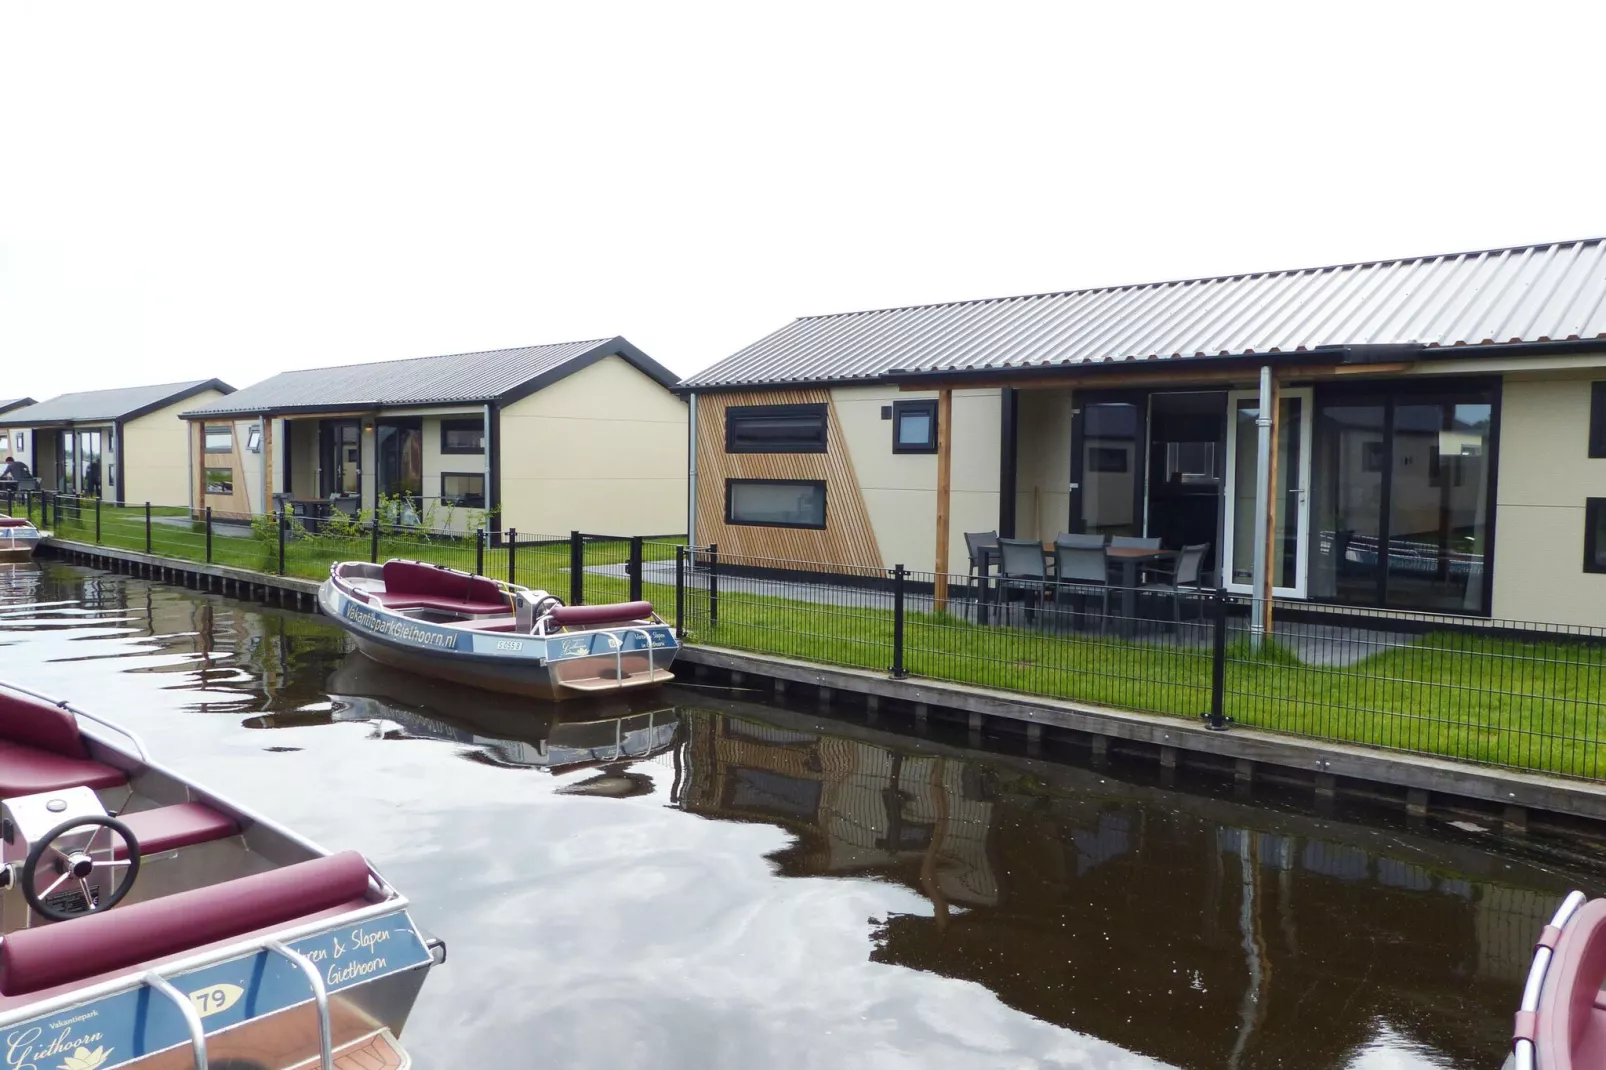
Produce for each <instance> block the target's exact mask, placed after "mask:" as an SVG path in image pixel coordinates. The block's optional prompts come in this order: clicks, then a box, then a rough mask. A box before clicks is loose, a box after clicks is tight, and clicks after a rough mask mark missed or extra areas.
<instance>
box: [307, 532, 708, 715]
mask: <svg viewBox="0 0 1606 1070" xmlns="http://www.w3.org/2000/svg"><path fill="white" fill-rule="evenodd" d="M318 604H319V607H320V608H321V609H322V610H323V611H324V613H326V614H327V615H328V616H329V617H330V618H331V619H333V620H334V621H335V622H336V623H338V624H339V625H340V626H341V627H342V628H344V629H345V630H346V631H347V632H349V633H350V634H351V636H352V637H353V638H354V639H355V640H356V642H357V648H358V649H359V650H361V651H362V652H363V653H364V654H366V655H368V656H369V657H371V658H373V659H374V660H375V661H378V662H380V663H382V664H385V665H390V666H393V667H395V668H400V669H406V670H407V671H409V672H413V673H418V674H421V675H425V676H435V677H439V678H441V679H444V680H450V681H453V682H455V683H460V684H467V685H469V686H470V687H479V688H483V689H485V690H487V691H500V692H504V693H508V694H515V695H527V696H532V697H536V698H544V699H567V698H574V697H576V696H580V695H598V694H610V693H617V692H619V691H624V690H636V689H641V688H649V687H657V686H659V685H661V684H665V683H667V682H669V681H670V680H673V679H674V675H673V674H672V673H671V672H670V671H669V669H670V666H671V665H672V664H673V663H674V660H675V655H676V654H677V653H678V652H679V645H678V644H677V643H676V641H675V634H674V629H672V628H671V627H669V625H667V624H666V623H664V621H663V619H662V618H660V617H659V616H658V615H657V614H656V613H654V612H653V608H652V604H651V603H650V602H622V603H616V604H612V605H599V606H566V605H564V604H563V602H562V601H561V600H560V599H558V598H557V597H555V596H554V595H551V594H548V593H547V592H546V591H542V590H536V589H533V588H529V587H520V586H518V585H516V584H509V583H503V582H501V581H500V580H493V579H490V578H489V577H486V576H476V575H473V574H472V573H468V572H461V571H459V570H457V569H452V568H446V567H445V566H443V565H431V564H426V563H424V562H420V561H405V560H400V559H395V560H390V561H386V562H385V563H384V564H383V565H377V564H370V563H369V562H367V561H343V562H339V563H337V564H335V565H333V566H331V567H330V569H329V578H328V579H327V580H325V581H324V583H323V585H322V586H321V587H320V588H319V589H318Z"/></svg>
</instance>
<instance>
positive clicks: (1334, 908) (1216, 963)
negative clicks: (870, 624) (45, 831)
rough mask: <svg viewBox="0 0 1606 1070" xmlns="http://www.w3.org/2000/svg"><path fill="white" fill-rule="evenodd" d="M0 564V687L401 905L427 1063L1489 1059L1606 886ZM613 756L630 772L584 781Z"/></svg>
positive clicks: (606, 770)
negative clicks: (363, 865) (384, 647)
mask: <svg viewBox="0 0 1606 1070" xmlns="http://www.w3.org/2000/svg"><path fill="white" fill-rule="evenodd" d="M0 568H3V569H5V571H4V572H0V678H4V679H7V680H12V681H15V682H18V683H22V684H24V685H27V686H30V687H33V688H36V689H39V690H43V691H47V692H49V693H52V694H55V695H57V696H59V697H64V698H70V699H72V700H73V701H75V702H77V703H78V704H80V705H83V706H85V707H86V708H90V709H93V710H95V711H97V712H100V713H103V714H106V715H110V716H112V717H115V718H118V719H120V720H122V721H123V722H124V723H126V724H128V725H129V726H130V727H132V728H134V729H135V730H136V731H138V732H140V733H141V734H142V735H143V736H144V737H145V740H146V742H147V744H148V745H149V746H150V747H151V749H152V751H153V752H154V754H155V755H156V756H157V757H158V759H159V760H161V761H163V762H165V763H166V764H169V765H172V766H175V767H177V768H178V769H180V770H182V771H185V772H186V773H188V774H191V775H193V776H194V777H195V779H197V780H199V781H201V782H202V783H205V784H207V785H208V786H210V787H213V788H215V789H218V790H221V791H223V792H224V793H225V794H228V795H231V796H233V797H234V798H236V799H238V800H240V801H241V802H244V803H246V804H248V805H251V806H254V807H258V808H261V809H262V810H264V811H267V812H269V813H271V814H272V815H274V816H275V817H277V818H279V819H281V820H283V821H284V822H286V823H287V824H289V825H291V826H293V827H295V828H296V829H298V830H299V831H301V832H303V833H305V834H307V835H309V836H311V837H312V838H314V839H316V840H318V841H319V842H321V843H323V844H324V845H325V846H328V847H331V848H342V847H354V848H357V849H359V850H361V851H363V852H365V853H366V854H367V855H368V857H369V858H370V859H372V860H373V861H374V862H375V863H376V864H377V865H379V866H380V867H381V868H382V869H383V870H384V872H385V874H386V876H387V877H389V878H390V879H391V880H392V881H393V882H394V883H395V884H396V885H398V886H399V887H400V888H401V889H402V890H403V891H405V892H406V893H407V894H408V895H409V896H411V897H412V899H413V901H414V904H415V910H414V912H415V915H416V916H417V918H418V919H419V921H420V922H421V924H423V925H424V926H425V927H426V928H427V929H430V930H432V931H433V932H435V933H437V934H439V935H440V936H442V937H444V938H445V939H446V941H447V944H448V946H449V948H450V952H451V957H450V959H449V961H448V962H447V964H446V966H445V967H444V968H442V969H439V970H437V971H435V972H434V973H433V974H432V976H431V978H430V980H429V982H428V984H426V986H425V988H424V993H423V996H422V998H421V999H420V1001H419V1004H418V1007H417V1009H416V1010H415V1012H414V1015H413V1019H412V1021H411V1022H410V1023H409V1024H408V1027H407V1031H406V1037H405V1039H406V1041H407V1043H408V1046H409V1048H410V1049H412V1051H413V1052H414V1054H415V1056H416V1057H417V1059H418V1062H419V1065H421V1066H423V1067H432V1068H446V1067H454V1068H455V1067H523V1066H532V1067H606V1068H608V1070H619V1068H627V1067H638V1066H639V1067H646V1066H651V1067H660V1068H677V1070H678V1068H693V1067H742V1068H749V1067H763V1068H768V1067H804V1066H807V1067H815V1066H817V1067H833V1068H834V1067H911V1068H913V1067H1032V1066H1075V1067H1153V1066H1178V1067H1189V1068H1194V1067H1200V1068H1204V1067H1259V1066H1288V1067H1312V1068H1325V1067H1367V1068H1392V1067H1422V1066H1435V1067H1436V1066H1455V1067H1491V1068H1492V1067H1496V1066H1498V1065H1499V1063H1500V1061H1501V1058H1502V1057H1503V1053H1504V1050H1505V1046H1506V1037H1507V1036H1508V1035H1509V1030H1510V1025H1511V1015H1512V1011H1513V1010H1514V1009H1515V1007H1516V1002H1517V997H1518V989H1519V986H1520V983H1521V979H1522V976H1523V973H1524V971H1525V969H1526V966H1527V961H1528V954H1529V948H1530V946H1531V945H1532V943H1533V940H1534V937H1535V936H1536V935H1537V933H1538V931H1539V928H1540V926H1541V925H1542V924H1543V922H1544V920H1545V919H1546V918H1547V917H1548V915H1549V913H1550V912H1551V910H1552V909H1553V908H1554V906H1555V904H1556V902H1557V901H1558V900H1559V899H1560V897H1561V895H1562V894H1563V893H1564V892H1565V891H1566V890H1568V889H1569V888H1571V887H1575V886H1576V887H1582V888H1584V889H1585V890H1586V891H1589V892H1591V894H1599V892H1600V890H1601V888H1602V885H1603V883H1606V882H1603V881H1602V879H1601V878H1602V874H1603V873H1606V867H1603V866H1602V865H1601V864H1600V863H1599V862H1598V861H1597V859H1596V858H1595V857H1594V856H1593V855H1592V853H1591V850H1590V849H1589V848H1588V847H1587V846H1583V845H1580V844H1575V843H1527V844H1523V843H1517V842H1513V841H1509V840H1505V841H1502V840H1501V839H1499V838H1498V837H1497V836H1495V835H1494V834H1493V833H1491V832H1486V831H1480V830H1478V829H1476V828H1468V829H1458V828H1455V827H1451V826H1449V825H1447V824H1444V823H1442V822H1437V821H1435V822H1430V823H1428V824H1426V825H1420V826H1416V827H1410V826H1408V825H1407V824H1406V823H1405V822H1404V820H1403V818H1400V819H1395V818H1393V817H1392V816H1389V815H1387V814H1355V813H1350V812H1347V811H1341V812H1340V813H1339V814H1338V815H1325V816H1324V815H1319V814H1317V813H1315V812H1313V811H1311V810H1309V809H1303V808H1300V807H1298V806H1293V805H1278V804H1276V803H1275V802H1274V801H1270V800H1268V799H1266V798H1265V797H1263V796H1261V795H1258V794H1257V797H1256V799H1255V800H1254V801H1253V802H1251V801H1248V800H1245V799H1240V798H1235V797H1234V795H1233V792H1232V788H1231V786H1230V784H1229V785H1221V784H1218V783H1216V782H1213V781H1208V780H1205V781H1199V782H1194V781H1191V780H1185V781H1183V782H1182V784H1181V785H1180V786H1179V787H1178V788H1176V789H1169V788H1166V787H1162V786H1161V785H1159V784H1158V783H1156V782H1155V781H1154V777H1153V776H1152V775H1151V774H1150V772H1149V770H1147V769H1145V768H1143V767H1132V768H1128V767H1126V766H1123V765H1121V764H1119V763H1117V764H1114V765H1112V766H1109V767H1107V768H1092V767H1089V766H1087V765H1086V764H1085V762H1084V764H1082V765H1077V764H1074V763H1072V762H1044V761H1034V760H1028V759H1026V758H1024V757H1017V756H1013V755H1010V754H1007V753H988V752H983V751H975V750H966V749H963V748H961V747H958V746H954V745H952V744H948V743H944V742H939V741H937V740H935V739H923V738H917V737H913V736H909V735H897V734H893V733H892V732H890V731H887V730H885V729H884V728H878V727H873V726H870V725H867V724H864V723H863V722H862V721H861V722H859V723H854V722H853V721H851V720H846V719H844V720H832V719H827V718H823V717H820V716H819V715H817V714H814V713H812V712H795V711H789V710H785V709H779V708H775V707H773V706H767V705H758V704H753V703H745V702H740V701H733V699H735V698H740V697H742V696H741V695H740V694H739V693H735V692H731V691H729V690H720V689H702V690H693V689H677V690H674V691H671V692H666V693H665V694H664V695H662V696H660V697H659V699H658V700H656V701H654V702H649V703H646V704H642V703H639V702H638V703H635V704H634V705H633V706H632V707H631V708H629V709H626V708H624V707H619V706H614V707H583V708H572V709H565V710H564V720H565V721H566V722H570V723H566V724H560V725H557V726H554V725H552V724H551V723H550V721H551V718H550V716H549V714H548V713H547V712H545V711H543V709H542V708H541V707H538V706H534V705H532V704H529V703H523V702H519V701H514V700H508V699H503V698H498V697H495V696H488V695H483V694H479V693H476V692H472V691H468V690H465V689H461V688H456V687H450V686H444V685H439V684H434V683H430V682H428V681H423V680H418V679H413V678H410V677H407V676H406V675H405V674H400V673H395V672H391V671H388V670H384V669H381V668H379V667H377V666H374V665H372V664H371V663H368V662H366V661H365V660H364V659H362V658H361V656H360V655H357V654H348V653H347V651H346V644H345V642H344V641H343V639H342V636H341V634H340V633H339V632H338V631H337V630H336V629H334V628H333V627H331V626H329V625H328V624H327V623H326V622H324V621H323V620H321V619H319V618H316V617H311V616H307V615H304V614H294V613H285V612H280V611H277V610H272V609H267V608H263V607H257V606H251V605H245V604H241V603H236V602H233V601H230V600H225V599H222V598H219V597H215V596H210V595H204V594H200V593H197V592H193V591H186V590H183V589H180V588H173V587H164V586H160V585H155V584H151V583H148V582H145V581H141V580H136V579H130V578H128V577H124V576H117V575H110V574H105V573H98V572H94V571H91V570H87V569H81V568H75V567H69V566H64V565H58V564H54V563H48V562H47V563H44V564H40V565H26V566H0ZM748 697H754V696H753V695H749V696H748ZM622 713H628V714H630V715H631V717H630V718H629V719H628V720H626V721H624V722H622V724H621V723H620V722H616V721H612V720H609V718H612V717H616V716H617V715H619V714H622ZM576 721H602V722H603V723H602V724H600V725H592V726H589V727H588V726H586V725H584V724H579V725H577V724H575V723H572V722H576ZM616 733H617V734H616ZM621 743H622V745H623V746H624V747H625V749H626V750H627V751H628V752H629V753H630V754H632V755H634V754H640V755H642V757H639V758H627V759H623V760H607V761H603V762H601V763H600V764H599V763H595V762H593V763H589V764H579V763H578V759H580V758H584V757H587V754H586V753H584V751H585V748H588V747H590V748H597V749H596V750H594V751H593V752H592V753H593V754H600V755H602V756H604V757H611V756H612V755H614V754H615V753H616V749H615V748H616V746H617V745H618V744H621Z"/></svg>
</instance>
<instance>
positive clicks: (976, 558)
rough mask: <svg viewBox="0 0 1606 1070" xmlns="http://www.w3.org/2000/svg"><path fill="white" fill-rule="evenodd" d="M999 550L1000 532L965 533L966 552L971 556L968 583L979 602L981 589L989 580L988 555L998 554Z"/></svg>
mask: <svg viewBox="0 0 1606 1070" xmlns="http://www.w3.org/2000/svg"><path fill="white" fill-rule="evenodd" d="M997 550H998V532H996V531H967V532H965V552H966V553H968V554H970V572H969V573H967V580H966V582H967V583H968V584H969V585H970V590H971V593H972V595H973V596H974V597H975V598H976V600H977V601H980V600H981V594H982V592H981V587H982V584H983V583H984V582H985V581H986V578H987V555H988V553H989V552H994V553H996V552H997Z"/></svg>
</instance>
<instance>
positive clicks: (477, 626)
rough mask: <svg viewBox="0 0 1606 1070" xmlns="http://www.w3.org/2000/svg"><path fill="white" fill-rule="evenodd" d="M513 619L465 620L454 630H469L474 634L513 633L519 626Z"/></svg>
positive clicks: (455, 626)
mask: <svg viewBox="0 0 1606 1070" xmlns="http://www.w3.org/2000/svg"><path fill="white" fill-rule="evenodd" d="M517 623H518V622H517V621H516V620H515V619H514V618H512V617H492V618H490V619H489V620H465V621H463V622H462V623H460V624H454V625H452V627H454V628H467V629H468V630H469V631H473V632H511V631H512V630H513V629H514V627H515V626H516V625H517Z"/></svg>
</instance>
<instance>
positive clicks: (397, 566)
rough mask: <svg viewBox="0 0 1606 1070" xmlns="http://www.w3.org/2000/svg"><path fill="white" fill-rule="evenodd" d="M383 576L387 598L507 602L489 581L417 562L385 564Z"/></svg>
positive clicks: (391, 562)
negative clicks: (404, 595) (415, 597)
mask: <svg viewBox="0 0 1606 1070" xmlns="http://www.w3.org/2000/svg"><path fill="white" fill-rule="evenodd" d="M382 575H383V576H384V579H385V592H386V593H387V594H412V595H420V596H423V597H428V598H449V599H452V600H454V601H464V602H501V603H506V601H507V598H506V597H505V596H504V595H503V594H502V589H501V588H500V587H498V586H497V585H496V584H494V583H492V582H491V581H490V580H487V579H484V578H482V577H480V576H470V575H468V574H467V573H466V572H456V571H453V570H452V569H445V568H438V567H436V566H435V565H426V564H422V563H421V562H418V561H386V562H385V567H384V570H383V573H382Z"/></svg>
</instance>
